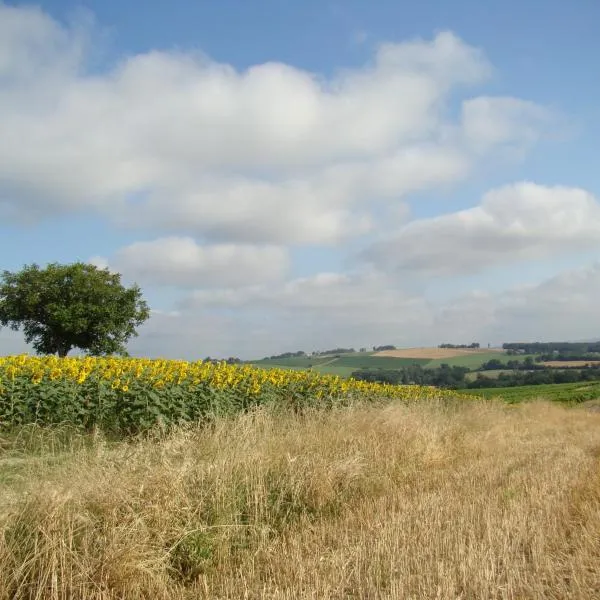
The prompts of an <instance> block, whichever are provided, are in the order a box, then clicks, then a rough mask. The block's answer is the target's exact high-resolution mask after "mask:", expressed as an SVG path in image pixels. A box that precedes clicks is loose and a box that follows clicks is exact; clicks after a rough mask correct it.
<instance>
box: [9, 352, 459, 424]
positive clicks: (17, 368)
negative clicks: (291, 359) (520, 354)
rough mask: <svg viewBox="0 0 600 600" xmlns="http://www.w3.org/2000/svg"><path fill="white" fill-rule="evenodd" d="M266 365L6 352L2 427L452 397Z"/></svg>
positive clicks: (181, 418) (177, 418) (158, 420)
mask: <svg viewBox="0 0 600 600" xmlns="http://www.w3.org/2000/svg"><path fill="white" fill-rule="evenodd" d="M291 369H295V370H290V368H288V369H285V370H284V369H268V370H266V369H258V368H255V367H251V366H248V365H244V366H238V365H228V364H226V363H224V362H222V363H213V362H202V361H199V362H195V363H189V362H186V361H175V360H146V359H120V358H92V357H85V358H83V357H82V358H64V359H59V358H57V357H55V356H46V357H29V356H26V355H22V356H14V357H5V358H0V427H2V428H4V429H7V428H11V427H14V426H22V425H27V424H30V423H37V424H43V425H56V424H59V423H63V422H69V423H71V424H74V425H76V426H79V427H82V428H85V429H90V428H94V427H98V428H101V429H103V430H106V431H112V432H115V433H117V434H121V433H132V432H134V433H135V432H138V431H144V430H147V429H151V428H152V427H153V426H154V425H157V424H160V425H161V426H163V427H164V426H166V427H169V426H174V425H176V424H178V423H182V422H194V421H198V420H205V419H210V418H212V417H214V416H216V415H222V414H235V413H239V412H244V411H246V410H249V409H250V408H252V407H256V406H263V405H286V406H290V407H293V408H294V409H295V410H303V409H305V408H308V407H310V406H311V405H317V406H320V407H327V406H329V407H332V406H336V405H339V404H346V403H348V402H350V401H352V400H354V399H356V398H360V399H361V400H367V399H371V400H374V401H381V400H386V399H387V400H392V399H396V400H404V401H410V400H411V399H415V398H424V397H439V398H443V397H449V396H451V394H450V392H444V391H442V390H435V389H432V388H429V387H428V388H419V387H415V386H391V385H385V384H378V383H367V382H361V381H354V380H350V379H349V380H341V379H339V378H338V377H334V376H327V375H321V374H319V373H315V372H312V371H308V370H297V369H298V367H291Z"/></svg>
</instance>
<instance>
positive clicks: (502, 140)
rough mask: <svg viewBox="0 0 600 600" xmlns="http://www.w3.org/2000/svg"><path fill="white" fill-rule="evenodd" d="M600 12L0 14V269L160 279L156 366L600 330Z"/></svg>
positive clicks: (148, 340) (459, 1) (280, 0)
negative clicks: (72, 268)
mask: <svg viewBox="0 0 600 600" xmlns="http://www.w3.org/2000/svg"><path fill="white" fill-rule="evenodd" d="M599 23H600V3H599V2H598V1H597V0H577V2H566V0H520V1H519V2H517V1H516V0H507V1H505V2H494V3H492V2H481V1H480V0H456V1H454V2H448V1H447V0H421V2H418V3H417V2H404V1H398V0H371V1H370V2H365V1H364V0H344V1H342V0H330V1H328V0H318V1H317V0H302V2H299V1H295V2H294V1H292V0H254V1H252V2H249V1H248V0H219V1H218V2H217V1H215V0H169V2H167V1H166V0H147V1H145V2H143V3H142V2H135V3H134V2H122V1H120V0H88V2H85V3H79V2H71V1H63V0H48V1H46V2H41V3H38V4H28V3H27V4H26V3H19V2H12V3H11V2H9V3H3V2H2V0H0V269H2V270H9V271H16V270H18V269H20V268H22V267H23V265H25V264H31V263H37V264H40V265H45V264H47V263H50V262H61V263H68V262H74V261H78V260H81V261H86V262H91V263H93V264H96V265H98V266H99V267H103V268H104V267H106V268H108V269H110V270H111V271H116V272H119V273H121V274H122V276H123V281H124V283H125V284H126V285H130V284H132V283H137V284H139V285H140V286H141V288H142V290H143V293H144V296H145V298H146V299H147V300H148V302H149V304H150V307H151V309H152V314H151V317H150V319H149V320H148V321H147V322H146V323H145V324H144V325H143V326H141V327H140V328H139V337H137V338H134V339H132V341H131V342H130V344H129V351H130V352H131V354H133V355H135V356H152V357H171V358H184V359H199V358H203V357H206V356H212V357H218V358H225V357H229V356H238V357H241V358H245V359H250V358H260V357H262V356H268V355H272V354H277V353H280V352H285V351H296V350H304V351H307V352H310V351H313V350H325V349H329V348H335V347H355V348H359V347H367V348H370V347H372V346H374V345H383V344H394V345H396V346H398V347H410V346H428V345H437V344H440V343H444V342H450V343H471V342H473V341H477V342H479V343H481V344H482V346H487V344H491V345H493V346H495V345H498V344H501V343H503V342H510V341H536V340H538V341H558V340H571V341H574V340H587V339H598V338H600V311H598V309H597V300H596V299H597V298H598V297H600V170H599V169H598V168H597V167H598V158H597V156H598V153H597V145H596V143H597V140H598V139H600V102H598V96H599V93H600V68H599V67H598V61H597V57H598V56H600V37H599V36H598V35H597V31H598V25H599ZM29 350H30V349H29V348H28V347H27V346H26V344H25V343H24V341H23V336H22V335H21V334H20V333H19V332H12V331H10V330H8V329H7V328H4V329H1V330H0V355H2V354H12V353H17V352H26V351H29Z"/></svg>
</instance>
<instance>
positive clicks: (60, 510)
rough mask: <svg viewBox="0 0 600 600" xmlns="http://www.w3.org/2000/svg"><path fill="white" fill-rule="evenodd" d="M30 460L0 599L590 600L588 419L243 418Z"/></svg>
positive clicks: (468, 406)
mask: <svg viewBox="0 0 600 600" xmlns="http://www.w3.org/2000/svg"><path fill="white" fill-rule="evenodd" d="M5 446H6V448H7V450H5V451H6V452H9V451H10V448H9V447H8V445H6V444H5ZM45 452H46V451H41V452H38V453H37V457H36V458H35V460H32V461H31V462H30V463H27V466H26V467H23V469H24V471H22V473H21V474H24V475H25V476H26V478H25V480H23V481H21V480H20V479H19V478H13V479H12V480H11V482H10V483H8V484H5V485H4V489H3V488H2V487H0V494H2V495H1V496H0V500H1V501H2V502H3V504H2V505H1V506H0V531H1V535H0V598H2V599H6V600H8V599H10V600H13V599H15V600H19V599H25V598H27V599H33V598H36V599H40V600H41V599H44V600H45V599H49V600H55V599H56V600H58V599H61V600H62V599H75V598H85V599H88V598H89V599H98V600H99V599H106V600H108V599H117V598H119V599H120V598H125V599H134V600H135V599H142V598H144V599H146V598H156V599H188V598H189V599H191V598H206V599H208V598H210V599H217V598H256V599H258V598H269V599H284V598H286V599H290V600H291V599H298V598H299V599H303V598H315V599H328V598H330V599H332V598H336V599H342V598H345V599H346V598H357V599H358V598H360V599H363V598H366V599H370V598H373V599H380V598H381V599H383V598H398V599H421V598H423V599H430V598H438V599H458V598H461V599H471V598H472V599H533V598H536V599H537V598H539V599H559V598H560V599H562V598H574V599H575V598H581V599H591V598H597V597H600V415H599V414H594V413H591V412H588V411H586V410H578V409H566V408H563V407H560V406H556V405H551V404H548V403H543V402H536V403H531V404H526V405H521V406H517V407H509V406H506V405H503V404H501V403H499V402H494V401H473V402H468V403H465V404H462V405H458V404H457V405H453V406H449V405H448V404H446V405H443V404H435V403H424V404H415V405H413V406H399V405H394V406H389V407H384V408H381V407H379V408H375V407H357V408H353V409H344V410H337V411H335V412H313V413H311V414H308V415H306V414H305V415H298V414H286V413H278V414H276V413H269V412H267V411H266V410H259V411H257V412H255V413H252V414H249V415H244V416H240V417H237V418H235V419H230V420H221V421H219V422H217V423H216V424H215V425H214V426H212V427H211V428H210V430H207V429H204V430H202V429H199V428H194V427H189V428H187V429H182V430H179V431H177V432H176V433H173V434H170V435H168V436H159V435H158V434H157V436H156V438H155V439H146V440H138V441H135V442H130V443H125V442H122V443H117V444H109V443H107V442H106V440H104V439H103V438H102V437H100V436H97V437H96V438H95V439H93V440H92V439H89V440H86V442H85V443H79V444H75V445H73V446H72V450H71V451H70V452H68V453H66V454H64V455H62V456H61V454H60V450H56V449H55V450H54V451H53V452H52V453H51V457H52V459H53V460H52V462H48V461H46V460H45V458H44V457H45V456H46V454H45ZM40 461H41V462H40ZM1 469H2V466H1V463H0V474H1V473H2V470H1ZM0 481H2V479H1V477H0ZM0 486H1V484H0Z"/></svg>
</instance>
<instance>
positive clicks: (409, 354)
mask: <svg viewBox="0 0 600 600" xmlns="http://www.w3.org/2000/svg"><path fill="white" fill-rule="evenodd" d="M489 352H498V353H499V354H503V353H504V350H502V349H501V348H497V349H496V348H478V349H476V350H472V349H469V348H401V349H400V350H382V351H381V352H376V353H375V354H374V356H392V357H395V358H428V359H430V360H436V359H438V358H453V357H455V356H465V355H476V354H488V353H489Z"/></svg>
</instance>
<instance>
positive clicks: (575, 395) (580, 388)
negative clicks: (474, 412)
mask: <svg viewBox="0 0 600 600" xmlns="http://www.w3.org/2000/svg"><path fill="white" fill-rule="evenodd" d="M461 392H462V393H465V394H470V395H473V396H479V397H483V398H502V399H503V400H505V401H506V402H509V403H514V402H521V401H523V400H531V399H535V398H544V399H546V400H552V401H556V402H567V403H570V402H585V401H586V400H596V399H600V382H599V381H593V382H588V383H555V384H549V385H523V386H517V387H505V388H490V389H477V390H461Z"/></svg>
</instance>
